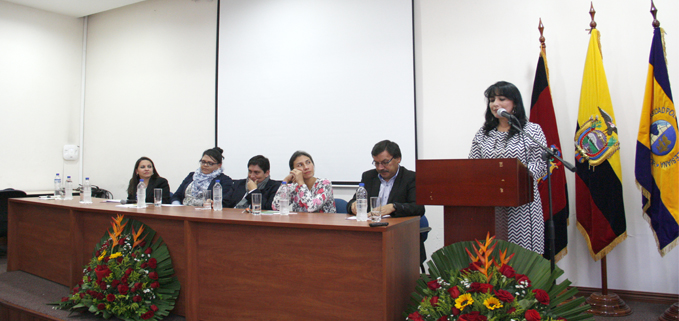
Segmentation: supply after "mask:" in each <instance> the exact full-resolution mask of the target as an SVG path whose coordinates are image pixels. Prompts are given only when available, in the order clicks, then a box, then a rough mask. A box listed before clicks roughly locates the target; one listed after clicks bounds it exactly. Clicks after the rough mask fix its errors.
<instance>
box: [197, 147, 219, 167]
mask: <svg viewBox="0 0 679 321" xmlns="http://www.w3.org/2000/svg"><path fill="white" fill-rule="evenodd" d="M223 152H224V150H223V149H221V148H219V147H214V148H210V149H208V150H206V151H204V152H203V156H205V155H207V156H210V158H212V159H213V160H214V161H215V163H217V164H221V163H222V159H224V156H222V153H223ZM203 156H201V158H202V157H203Z"/></svg>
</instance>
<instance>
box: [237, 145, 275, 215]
mask: <svg viewBox="0 0 679 321" xmlns="http://www.w3.org/2000/svg"><path fill="white" fill-rule="evenodd" d="M269 168H270V164H269V159H268V158H266V157H264V156H262V155H257V156H254V157H252V158H250V160H249V161H248V178H246V179H240V180H237V181H234V182H233V186H232V187H231V190H230V191H229V192H228V193H227V197H226V199H225V200H224V207H235V208H247V207H249V206H250V204H251V203H252V194H253V193H260V194H262V210H271V203H272V202H273V198H274V196H275V195H276V192H277V191H278V187H280V185H281V182H279V181H274V180H272V179H270V175H269Z"/></svg>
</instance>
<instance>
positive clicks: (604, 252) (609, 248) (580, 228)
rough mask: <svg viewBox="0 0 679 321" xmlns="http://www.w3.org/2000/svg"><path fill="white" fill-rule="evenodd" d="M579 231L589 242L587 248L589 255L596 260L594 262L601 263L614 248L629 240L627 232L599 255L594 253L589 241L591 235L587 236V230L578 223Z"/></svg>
mask: <svg viewBox="0 0 679 321" xmlns="http://www.w3.org/2000/svg"><path fill="white" fill-rule="evenodd" d="M578 230H580V233H581V234H582V236H583V237H584V238H585V241H587V248H588V249H589V255H590V256H591V257H592V259H594V262H596V261H599V260H601V259H603V258H604V257H605V256H606V255H608V253H610V252H611V251H612V250H613V248H614V247H616V246H617V245H618V244H620V243H622V241H624V240H625V239H627V231H625V232H624V233H622V234H620V235H619V236H618V237H616V238H615V239H613V240H612V241H611V242H610V243H608V245H606V247H604V248H603V249H601V251H599V253H594V251H592V241H591V240H590V239H589V235H588V234H587V230H585V228H584V227H583V226H582V225H581V224H580V223H579V222H578Z"/></svg>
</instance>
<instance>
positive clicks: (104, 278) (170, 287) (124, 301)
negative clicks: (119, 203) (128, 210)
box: [54, 215, 180, 320]
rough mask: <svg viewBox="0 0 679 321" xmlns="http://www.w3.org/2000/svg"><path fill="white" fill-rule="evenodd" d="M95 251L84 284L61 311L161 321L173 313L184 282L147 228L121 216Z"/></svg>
mask: <svg viewBox="0 0 679 321" xmlns="http://www.w3.org/2000/svg"><path fill="white" fill-rule="evenodd" d="M111 225H112V228H111V229H109V230H108V231H107V233H106V234H105V235H104V237H102V239H101V242H99V244H97V245H96V247H95V250H94V257H93V258H92V259H91V260H90V262H89V264H87V265H86V266H85V269H84V270H83V279H82V280H81V281H80V283H79V284H78V285H76V286H75V287H74V288H73V289H72V290H71V294H70V295H69V296H67V297H63V298H62V299H61V302H58V303H54V305H56V307H55V308H56V309H69V310H71V311H89V312H91V313H94V314H96V315H101V316H103V317H104V318H105V319H109V318H111V317H112V316H116V317H118V318H120V319H123V320H159V319H161V318H162V317H164V316H167V315H168V314H169V312H170V310H172V309H173V308H174V303H175V301H176V300H177V296H178V295H179V289H180V286H179V281H178V280H177V278H176V277H175V276H172V275H173V274H174V270H173V268H172V261H171V259H170V252H169V251H168V249H167V246H166V245H165V244H164V243H163V241H162V239H161V238H160V237H158V238H157V240H156V242H155V243H153V242H152V241H153V238H154V236H155V235H156V233H155V231H153V230H151V229H150V228H149V227H148V226H145V225H144V224H142V223H140V222H138V221H135V220H129V219H124V217H123V216H122V215H118V216H117V217H116V218H114V219H113V223H111Z"/></svg>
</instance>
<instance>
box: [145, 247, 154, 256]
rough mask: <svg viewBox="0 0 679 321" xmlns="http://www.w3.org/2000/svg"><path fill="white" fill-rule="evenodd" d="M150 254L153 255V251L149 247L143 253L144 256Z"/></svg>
mask: <svg viewBox="0 0 679 321" xmlns="http://www.w3.org/2000/svg"><path fill="white" fill-rule="evenodd" d="M151 253H153V250H152V249H151V248H150V247H149V248H147V249H146V251H144V254H151Z"/></svg>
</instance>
